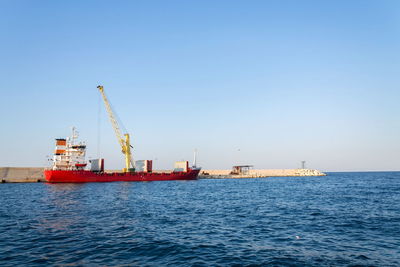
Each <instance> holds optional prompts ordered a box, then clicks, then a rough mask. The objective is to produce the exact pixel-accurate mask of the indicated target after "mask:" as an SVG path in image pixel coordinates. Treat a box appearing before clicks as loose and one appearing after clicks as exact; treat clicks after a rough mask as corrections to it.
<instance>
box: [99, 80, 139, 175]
mask: <svg viewBox="0 0 400 267" xmlns="http://www.w3.org/2000/svg"><path fill="white" fill-rule="evenodd" d="M97 88H98V89H99V91H100V94H101V96H102V97H103V101H104V105H105V106H106V110H107V113H108V117H109V119H110V122H111V125H112V127H113V128H114V132H115V135H116V136H117V139H118V143H119V144H120V146H121V149H122V153H123V154H124V155H125V168H124V169H123V171H124V172H131V171H135V163H134V161H133V159H132V153H131V147H132V146H131V144H130V139H129V134H128V133H125V134H124V135H122V133H121V129H120V127H119V125H118V121H117V119H116V117H115V115H114V112H113V110H112V108H111V105H110V102H109V101H108V99H107V96H106V94H105V93H104V88H103V86H101V85H99V86H97ZM123 136H124V137H125V138H124V137H123Z"/></svg>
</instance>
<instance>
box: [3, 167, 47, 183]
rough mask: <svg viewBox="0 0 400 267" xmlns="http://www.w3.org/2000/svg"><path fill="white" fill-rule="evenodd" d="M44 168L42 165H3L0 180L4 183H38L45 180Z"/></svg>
mask: <svg viewBox="0 0 400 267" xmlns="http://www.w3.org/2000/svg"><path fill="white" fill-rule="evenodd" d="M43 170H44V168H40V167H2V168H0V182H2V183H36V182H44V181H45V180H44V176H43Z"/></svg>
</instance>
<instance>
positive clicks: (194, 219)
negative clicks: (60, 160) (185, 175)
mask: <svg viewBox="0 0 400 267" xmlns="http://www.w3.org/2000/svg"><path fill="white" fill-rule="evenodd" d="M296 236H297V237H296ZM0 265H1V266H15V265H17V266H21V265H24V266H36V265H37V266H39V265H45V266H47V265H57V266H82V265H85V266H87V265H89V266H132V265H138V266H160V265H170V266H177V265H185V266H191V265H196V266H232V265H236V266H241V265H254V266H256V265H276V266H281V265H283V266H326V265H328V266H349V265H373V266H400V173H331V174H329V176H327V177H304V178H302V177H297V178H295V177H293V178H283V177H282V178H260V179H230V180H229V179H225V180H199V181H188V182H176V181H171V182H149V183H125V182H117V183H91V184H44V183H37V184H36V183H35V184H0Z"/></svg>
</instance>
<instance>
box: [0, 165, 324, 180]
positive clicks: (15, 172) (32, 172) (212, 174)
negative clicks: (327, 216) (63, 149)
mask: <svg viewBox="0 0 400 267" xmlns="http://www.w3.org/2000/svg"><path fill="white" fill-rule="evenodd" d="M43 171H44V168H40V167H37V168H35V167H25V168H24V167H22V168H21V167H0V183H36V182H45V179H44V176H43ZM163 172H168V171H163ZM230 172H231V170H202V171H201V172H200V175H199V178H200V179H218V178H220V179H223V178H257V177H276V176H325V175H326V174H324V173H322V172H320V171H317V170H309V169H282V170H279V169H277V170H250V171H248V172H246V173H245V174H235V175H232V174H230Z"/></svg>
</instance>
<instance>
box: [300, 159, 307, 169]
mask: <svg viewBox="0 0 400 267" xmlns="http://www.w3.org/2000/svg"><path fill="white" fill-rule="evenodd" d="M301 168H302V169H305V168H306V161H305V160H303V161H301Z"/></svg>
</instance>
